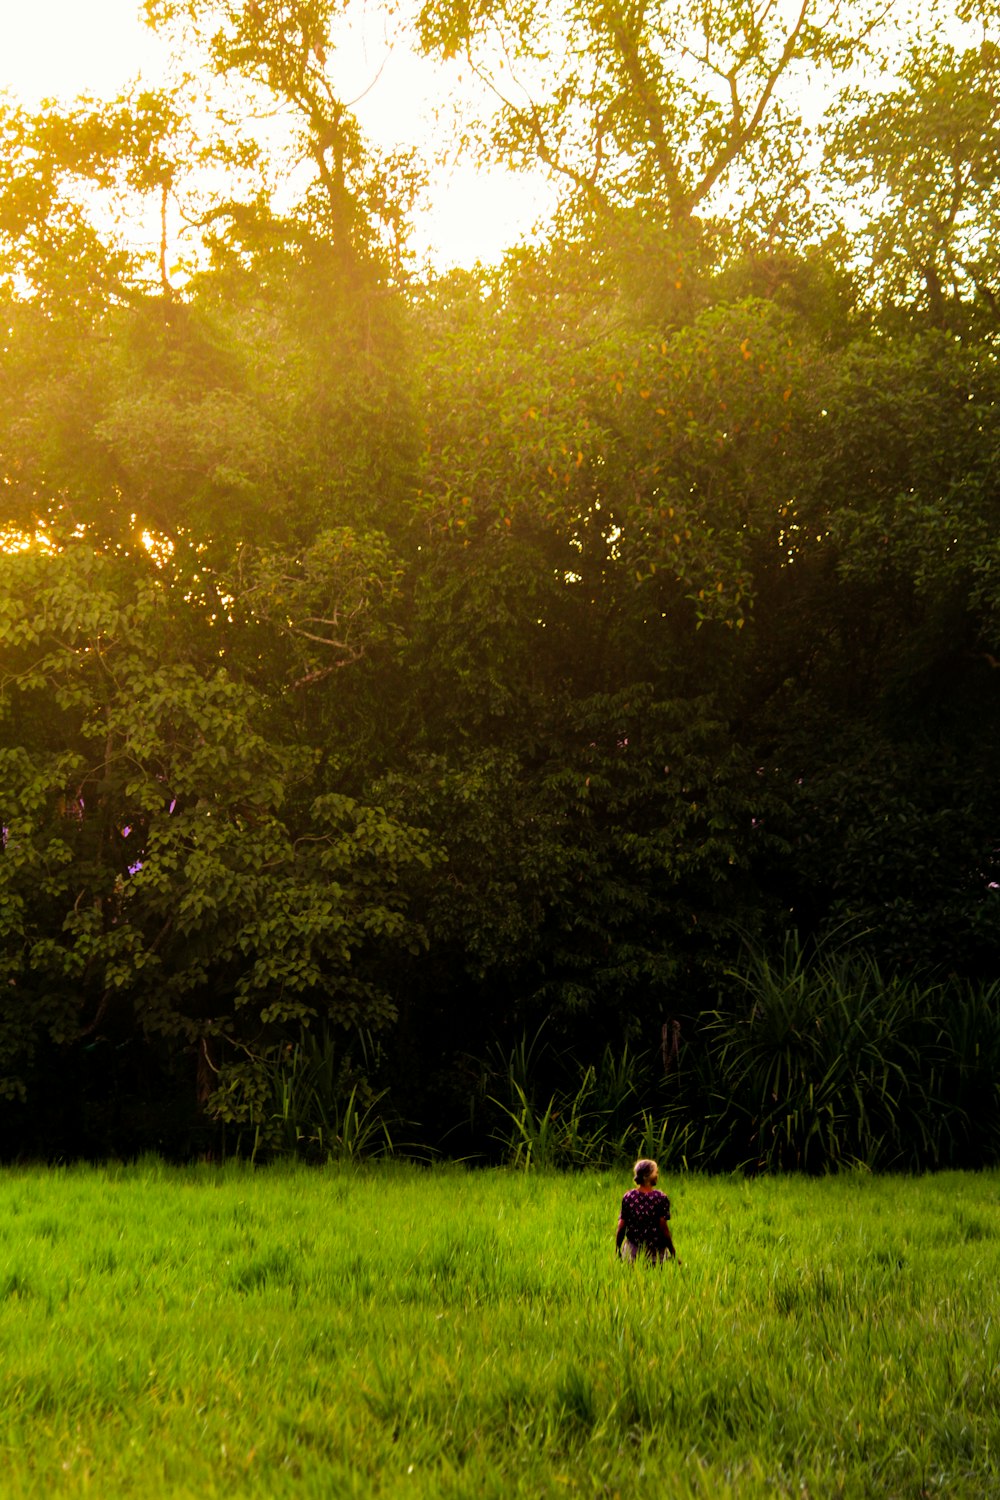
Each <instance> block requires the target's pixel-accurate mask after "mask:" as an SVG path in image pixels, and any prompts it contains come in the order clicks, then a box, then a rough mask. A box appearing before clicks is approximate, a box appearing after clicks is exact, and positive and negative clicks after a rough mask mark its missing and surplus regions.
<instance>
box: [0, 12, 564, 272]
mask: <svg viewBox="0 0 1000 1500" xmlns="http://www.w3.org/2000/svg"><path fill="white" fill-rule="evenodd" d="M139 7H140V0H0V90H2V89H6V90H8V91H9V92H10V93H11V94H13V95H15V96H16V97H17V98H18V99H20V100H21V101H22V102H23V103H25V104H26V105H29V106H32V105H36V104H37V103H38V102H39V101H40V100H41V99H42V98H45V97H55V98H66V97H73V96H74V95H76V94H80V93H84V92H91V93H95V94H100V95H104V96H108V97H114V95H115V94H117V93H118V92H119V91H120V90H121V89H122V88H123V87H124V85H125V84H127V83H128V82H129V81H130V80H132V79H134V78H135V77H136V75H137V74H141V75H142V78H143V81H144V82H146V83H149V84H155V83H157V82H159V81H160V80H161V79H162V77H163V75H164V72H165V63H166V48H165V44H164V43H163V42H161V41H160V39H159V38H158V37H156V36H155V35H154V34H153V33H152V32H151V31H149V29H148V28H147V27H145V26H143V25H142V23H141V22H140V20H139ZM377 14H378V9H377V7H375V8H374V15H375V16H377ZM383 62H384V67H383V69H382V72H381V73H380V74H378V69H379V66H380V64H382V63H383ZM344 67H345V72H344V74H342V75H340V76H338V79H337V81H338V83H340V84H341V87H342V88H343V92H344V95H345V97H346V98H348V99H351V98H352V97H355V96H356V95H357V94H360V93H362V91H363V90H365V89H366V88H368V86H369V85H370V84H371V85H372V86H371V88H370V90H369V92H368V93H367V95H366V96H365V98H364V99H363V100H362V101H361V103H360V104H359V105H358V108H357V114H358V117H359V120H360V121H361V124H362V126H363V128H364V129H365V130H366V132H367V133H368V134H369V135H370V137H371V138H372V139H373V140H374V141H375V142H376V143H378V144H379V145H382V146H386V147H388V146H392V145H399V144H401V143H403V142H407V143H409V144H422V143H423V142H424V141H426V140H427V139H428V138H429V136H430V134H431V131H432V129H433V111H434V107H435V105H436V104H437V103H439V102H440V90H441V83H440V77H439V75H438V74H437V73H436V72H435V69H434V67H433V65H432V64H430V63H426V62H424V61H423V60H422V59H418V58H415V57H413V56H410V55H408V54H405V53H402V52H400V51H399V50H398V49H397V50H396V51H394V52H392V53H391V54H390V55H388V57H387V54H386V48H385V46H384V44H383V43H382V41H381V37H380V35H379V34H378V31H377V30H376V29H375V28H373V29H372V31H371V33H370V35H369V36H367V37H366V38H363V39H362V40H361V41H360V42H359V45H358V49H357V50H356V52H355V53H354V55H353V56H350V57H348V58H347V59H346V60H345V63H344ZM376 74H378V77H377V81H375V82H374V83H373V79H374V78H375V76H376ZM341 79H342V81H341ZM432 196H433V199H434V203H433V207H432V208H431V209H430V210H429V211H428V213H427V214H426V215H425V217H424V218H423V220H422V221H421V223H420V224H419V225H418V229H417V234H416V236H415V241H414V248H415V249H416V250H417V253H418V255H420V256H421V258H422V257H423V256H424V255H428V256H430V258H431V259H432V260H433V262H434V263H435V264H436V265H437V266H438V267H439V268H440V269H445V268H447V267H448V266H452V265H471V264H472V263H473V262H474V261H475V260H477V259H481V260H484V261H492V260H496V259H497V258H498V257H499V256H500V255H501V254H502V252H503V251H504V250H505V249H506V248H507V247H508V246H510V245H511V244H513V243H515V242H516V241H517V240H518V239H519V238H520V237H521V236H522V235H523V234H526V233H528V232H530V229H531V226H532V224H533V223H534V221H535V220H536V219H537V218H538V217H539V216H540V215H541V214H543V213H544V211H545V208H546V193H545V191H544V188H543V185H542V184H541V183H539V182H537V181H536V182H534V183H533V182H532V181H531V180H530V179H527V178H521V177H518V178H514V177H511V176H508V175H506V174H503V173H497V172H494V173H484V172H477V171H475V170H474V169H473V168H472V167H469V166H463V167H461V168H459V169H457V170H455V171H453V172H451V174H450V175H444V174H442V175H441V176H440V177H439V178H438V179H437V180H436V181H435V183H434V185H433V188H432Z"/></svg>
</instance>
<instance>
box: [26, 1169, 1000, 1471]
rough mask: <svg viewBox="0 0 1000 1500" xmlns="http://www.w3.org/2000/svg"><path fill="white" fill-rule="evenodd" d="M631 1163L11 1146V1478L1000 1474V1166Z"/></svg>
mask: <svg viewBox="0 0 1000 1500" xmlns="http://www.w3.org/2000/svg"><path fill="white" fill-rule="evenodd" d="M627 1185H628V1179H627V1176H626V1177H623V1176H618V1175H604V1176H597V1175H596V1174H585V1175H581V1176H578V1177H572V1178H567V1177H556V1176H554V1175H552V1174H539V1175H537V1176H534V1177H525V1176H523V1175H517V1174H505V1173H493V1172H482V1173H464V1172H462V1171H458V1170H454V1169H449V1170H446V1171H442V1172H437V1171H432V1172H424V1171H420V1170H418V1169H414V1168H410V1169H409V1170H406V1169H402V1168H399V1167H395V1166H389V1167H388V1168H385V1169H381V1170H369V1171H366V1172H363V1173H357V1172H354V1171H352V1170H347V1169H342V1170H337V1169H328V1170H321V1171H314V1172H310V1171H307V1170H305V1169H302V1168H299V1169H297V1170H293V1171H289V1172H285V1171H282V1170H280V1169H279V1170H276V1171H274V1170H272V1171H267V1172H261V1171H257V1172H252V1171H250V1170H249V1169H246V1168H243V1169H240V1170H236V1171H233V1170H229V1169H226V1170H223V1171H220V1170H219V1169H216V1168H209V1169H206V1168H201V1169H185V1170H169V1169H164V1168H163V1167H162V1166H160V1165H158V1164H156V1163H155V1162H146V1163H140V1164H139V1165H138V1166H137V1167H135V1168H126V1169H106V1170H102V1171H99V1172H95V1171H90V1170H82V1169H72V1170H68V1171H67V1170H56V1171H47V1172H39V1171H31V1170H25V1169H18V1170H13V1171H12V1170H7V1171H5V1172H4V1173H3V1175H2V1177H0V1210H2V1211H0V1225H2V1242H3V1254H2V1263H0V1330H2V1337H3V1351H4V1353H3V1361H2V1365H0V1394H2V1398H3V1400H2V1413H3V1415H2V1418H0V1421H2V1443H0V1482H2V1485H3V1491H4V1494H5V1495H9V1496H11V1497H12V1500H19V1497H21V1496H24V1497H28V1496H35V1495H38V1494H39V1493H41V1492H44V1493H45V1494H46V1495H52V1496H65V1497H71V1496H82V1495H89V1494H93V1493H95V1492H99V1493H100V1494H102V1495H105V1496H108V1500H116V1497H118V1496H124V1495H131V1494H137V1493H142V1494H148V1493H150V1492H155V1493H156V1494H158V1495H163V1496H164V1497H174V1496H176V1497H180V1496H187V1495H192V1494H198V1495H205V1496H216V1495H218V1496H223V1495H225V1496H234V1497H242V1496H255V1495H260V1496H267V1497H269V1500H270V1497H282V1496H285V1495H289V1496H290V1495H296V1496H301V1495H307V1496H316V1497H320V1496H326V1495H330V1494H337V1495H345V1496H346V1495H358V1496H372V1495H376V1496H379V1495H393V1496H395V1495H399V1494H411V1495H414V1496H420V1497H428V1500H430V1497H438V1496H442V1497H443V1496H453V1497H459V1496H463V1497H464V1496H471V1495H488V1496H497V1497H500V1496H508V1495H524V1496H535V1495H548V1494H558V1493H562V1492H563V1491H566V1492H567V1493H571V1494H574V1493H575V1494H592V1493H595V1492H596V1493H608V1494H618V1493H620V1494H625V1493H626V1492H628V1493H630V1494H635V1495H638V1496H659V1495H662V1494H663V1493H664V1488H665V1483H666V1487H667V1488H668V1489H669V1492H670V1493H671V1494H672V1495H677V1496H679V1497H682V1500H688V1497H690V1500H694V1497H708V1496H712V1497H716V1496H721V1497H730V1496H732V1497H735V1496H739V1497H741V1500H752V1497H762V1500H763V1497H770V1496H774V1495H780V1496H786V1495H787V1496H799V1495H801V1494H802V1493H803V1492H804V1491H805V1490H807V1491H808V1493H809V1494H811V1495H842V1496H844V1497H849V1500H853V1497H861V1496H871V1495H886V1496H889V1495H910V1494H912V1495H916V1494H920V1493H921V1492H924V1493H930V1494H934V1493H943V1494H948V1495H956V1496H963V1497H965V1500H987V1497H989V1496H992V1495H993V1494H995V1493H996V1487H997V1482H998V1477H1000V1476H998V1473H997V1453H998V1436H1000V1434H998V1414H997V1405H996V1380H997V1375H998V1361H1000V1320H998V1318H997V1311H998V1309H997V1299H998V1290H997V1288H998V1286H1000V1275H998V1272H1000V1265H998V1246H1000V1182H998V1179H997V1177H996V1175H995V1174H993V1173H988V1174H983V1175H978V1176H962V1175H960V1174H957V1173H952V1174H941V1175H938V1176H934V1177H926V1178H923V1179H917V1180H914V1179H900V1178H891V1177H884V1178H879V1179H874V1180H873V1179H872V1178H870V1177H869V1176H867V1175H862V1174H850V1175H845V1176H844V1177H842V1178H840V1179H838V1180H824V1181H821V1182H810V1181H806V1180H803V1179H793V1178H791V1177H789V1178H785V1179H783V1180H773V1181H763V1180H760V1181H757V1182H754V1183H738V1182H732V1181H725V1180H724V1179H721V1178H714V1179H707V1178H698V1177H683V1178H681V1179H679V1180H669V1181H667V1182H666V1183H665V1186H666V1187H667V1189H668V1191H669V1193H670V1196H671V1201H672V1205H673V1231H674V1234H675V1237H676V1242H677V1246H678V1251H679V1254H680V1257H681V1261H682V1264H681V1265H680V1266H679V1267H677V1266H673V1265H668V1266H665V1267H663V1268H662V1269H661V1270H650V1269H649V1268H646V1267H643V1266H642V1265H639V1266H637V1267H634V1268H633V1267H631V1266H625V1265H623V1264H622V1263H621V1262H616V1261H615V1259H614V1255H613V1243H614V1225H615V1218H616V1215H617V1209H618V1203H619V1199H620V1195H621V1193H622V1192H623V1191H624V1189H625V1188H626V1187H627ZM665 1475H666V1476H667V1479H666V1481H665V1478H664V1476H665Z"/></svg>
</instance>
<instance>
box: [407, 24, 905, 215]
mask: <svg viewBox="0 0 1000 1500" xmlns="http://www.w3.org/2000/svg"><path fill="white" fill-rule="evenodd" d="M878 19H879V18H878V16H873V15H872V14H871V13H867V14H866V13H865V11H864V10H859V9H856V8H854V7H852V6H850V5H848V4H844V3H841V0H832V3H830V4H828V5H825V6H817V5H816V4H815V3H814V0H801V3H799V4H796V5H794V6H791V7H789V6H786V5H782V4H779V3H777V0H766V3H764V4H754V3H745V4H744V3H741V4H735V5H734V4H725V5H715V4H711V5H707V6H703V7H702V8H701V10H700V11H698V12H697V14H695V15H692V13H691V11H690V9H689V8H688V7H685V6H683V5H680V4H677V3H676V0H655V3H650V0H638V3H635V0H610V3H601V4H592V3H586V4H582V3H577V4H570V5H563V4H546V3H542V4H531V5H524V4H520V3H507V0H500V3H497V4H483V5H475V6H470V5H467V4H464V3H446V4H443V5H440V4H433V5H431V4H427V5H425V6H424V7H423V9H422V12H421V35H422V38H423V43H424V46H425V47H426V48H428V49H431V50H433V51H435V52H436V53H437V54H439V55H441V56H444V57H452V56H454V55H455V54H457V53H461V54H463V55H464V57H465V58H466V61H467V63H468V65H469V66H470V67H471V69H472V70H473V72H474V74H475V76H476V77H478V78H479V79H480V80H481V81H482V83H483V84H484V85H485V87H486V90H487V95H488V97H489V99H490V100H491V101H492V104H493V106H494V109H495V118H494V119H492V120H487V121H484V123H483V124H482V126H481V127H480V128H479V129H478V130H477V132H476V134H475V137H474V138H475V140H476V143H477V146H478V148H479V149H480V150H486V151H488V152H490V153H492V154H493V155H494V156H495V157H496V158H497V159H499V160H500V161H502V162H504V163H505V164H508V165H511V166H514V167H518V166H522V165H525V164H530V163H541V164H542V165H544V166H545V167H546V168H548V170H549V171H550V172H551V173H553V175H554V176H555V177H556V179H557V180H559V181H561V182H562V183H563V184H564V185H565V187H566V189H567V192H568V193H569V195H570V196H571V197H573V198H575V199H577V200H578V201H579V202H580V203H581V204H582V205H584V206H592V205H594V204H596V203H599V204H602V205H606V206H615V205H619V206H620V205H626V206H627V207H629V208H630V209H637V210H639V211H640V212H642V213H643V214H646V215H648V216H650V217H651V218H652V219H653V220H654V221H655V222H656V223H658V224H660V225H662V226H664V227H665V228H667V229H669V230H670V231H672V232H673V233H675V234H683V235H686V236H691V235H692V234H694V235H696V234H697V233H699V225H700V221H701V220H703V219H704V218H706V217H713V216H717V215H719V214H720V213H725V214H727V215H729V216H732V215H733V214H734V212H735V215H736V216H737V217H738V218H740V219H742V220H743V221H744V222H745V223H746V224H747V225H750V224H752V225H754V227H755V232H756V233H757V235H759V236H763V237H764V238H768V237H772V238H773V237H777V238H779V239H780V238H781V237H782V234H783V230H782V226H783V225H785V224H786V222H787V221H788V220H789V219H790V218H792V217H794V216H795V213H796V211H797V210H798V209H799V208H800V207H801V206H802V196H803V188H804V186H805V179H804V165H805V161H806V157H807V154H808V139H809V131H808V127H806V126H804V125H803V122H802V118H801V111H800V109H799V108H798V107H797V106H796V105H795V103H794V99H793V94H792V93H791V92H789V91H788V90H787V89H786V85H787V84H789V83H790V82H791V81H792V80H794V79H798V80H801V79H802V78H803V77H804V76H805V75H806V73H807V72H809V71H811V70H813V69H828V68H832V69H839V68H842V67H844V66H846V65H848V64H849V63H851V62H852V61H856V60H857V58H858V56H859V55H860V54H861V53H862V52H863V50H864V47H865V45H866V41H867V38H868V37H869V35H870V34H871V32H872V31H873V30H874V28H875V27H876V26H877V24H878Z"/></svg>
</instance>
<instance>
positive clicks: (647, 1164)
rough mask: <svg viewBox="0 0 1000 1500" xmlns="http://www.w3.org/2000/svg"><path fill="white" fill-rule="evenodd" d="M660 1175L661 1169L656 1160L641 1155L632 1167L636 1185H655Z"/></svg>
mask: <svg viewBox="0 0 1000 1500" xmlns="http://www.w3.org/2000/svg"><path fill="white" fill-rule="evenodd" d="M659 1175H660V1169H659V1167H658V1166H657V1165H656V1162H655V1161H650V1160H649V1158H648V1157H646V1156H641V1157H640V1158H639V1160H638V1161H637V1162H636V1164H635V1166H634V1167H633V1168H632V1178H633V1181H634V1182H635V1185H636V1187H654V1186H655V1184H656V1179H657V1178H658V1177H659Z"/></svg>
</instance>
